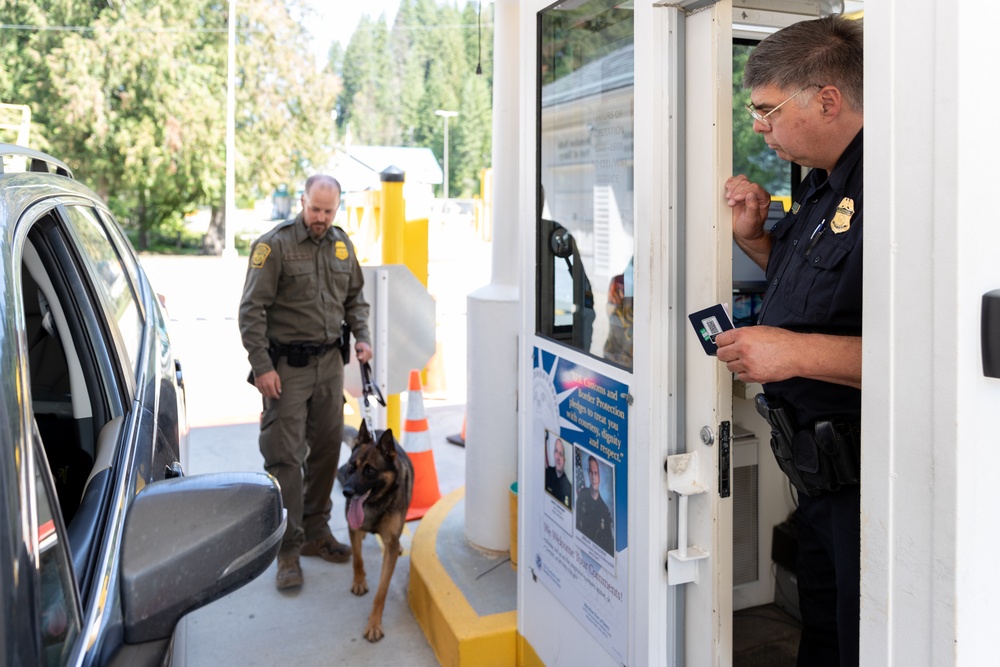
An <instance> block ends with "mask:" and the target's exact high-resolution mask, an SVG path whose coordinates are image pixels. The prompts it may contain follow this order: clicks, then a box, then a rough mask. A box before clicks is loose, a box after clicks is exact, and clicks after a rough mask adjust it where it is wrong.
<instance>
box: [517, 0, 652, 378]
mask: <svg viewBox="0 0 1000 667" xmlns="http://www.w3.org/2000/svg"><path fill="white" fill-rule="evenodd" d="M632 4H633V3H632V2H615V1H613V0H590V1H589V2H583V3H581V2H580V0H566V1H564V2H559V3H556V4H554V5H552V6H551V7H549V8H548V9H546V10H544V11H543V12H541V13H540V14H539V34H540V41H539V56H538V78H539V82H540V91H539V93H540V94H539V98H538V114H539V120H540V122H539V133H538V153H537V157H538V178H539V182H538V192H537V196H538V200H537V201H538V220H537V234H538V243H537V247H538V257H537V262H538V263H537V267H538V276H537V294H536V297H537V304H538V305H537V312H536V332H538V333H539V334H541V335H544V336H547V337H550V338H553V339H555V340H558V341H560V342H561V343H563V344H565V345H569V346H571V347H574V348H577V349H579V350H582V351H583V352H586V353H589V354H592V355H594V356H596V357H601V358H604V359H606V360H608V361H611V362H613V363H615V364H618V365H620V366H623V367H625V368H628V369H631V368H632V317H633V314H632V293H633V290H632V285H633V279H632V266H633V262H632V259H633V254H634V251H635V238H634V224H633V223H634V221H633V165H634V150H633V126H634V124H633V100H634V81H635V58H634V48H633V47H634V32H635V29H634V23H633V14H634V11H633V9H632Z"/></svg>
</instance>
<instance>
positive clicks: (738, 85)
mask: <svg viewBox="0 0 1000 667" xmlns="http://www.w3.org/2000/svg"><path fill="white" fill-rule="evenodd" d="M756 45H757V42H755V41H750V40H735V41H734V43H733V174H745V175H746V177H747V178H749V179H750V180H751V181H753V182H754V183H759V184H760V185H761V186H763V187H764V189H765V190H767V191H768V192H770V193H771V197H772V202H771V210H770V212H769V213H768V219H767V222H765V223H764V228H765V229H770V228H771V227H772V226H773V225H774V223H775V222H777V221H778V220H780V219H781V218H782V217H784V215H785V212H786V211H787V210H788V208H789V207H790V206H791V192H792V173H793V171H792V166H791V164H790V163H788V162H785V161H784V160H782V159H781V158H779V157H778V156H777V154H776V153H775V152H774V150H772V149H770V148H768V147H767V144H765V143H764V139H763V137H761V136H760V135H759V134H757V133H755V132H754V131H753V118H752V117H751V116H750V114H749V113H747V110H746V105H747V103H748V102H749V101H750V91H749V90H747V89H745V88H743V70H744V68H745V67H746V63H747V58H748V57H749V56H750V53H751V52H752V51H753V50H754V48H755V47H756ZM766 290H767V279H766V277H765V276H764V271H763V269H761V268H760V267H759V266H757V265H756V264H754V263H753V262H752V261H751V260H750V258H749V257H747V256H746V255H745V254H744V253H743V251H742V250H740V249H739V247H738V246H737V245H736V242H735V241H734V242H733V306H732V312H731V315H732V317H733V323H734V324H735V325H736V326H738V327H739V326H747V325H752V324H754V323H755V322H756V321H757V315H758V313H759V312H760V309H761V306H762V305H763V303H764V292H765V291H766Z"/></svg>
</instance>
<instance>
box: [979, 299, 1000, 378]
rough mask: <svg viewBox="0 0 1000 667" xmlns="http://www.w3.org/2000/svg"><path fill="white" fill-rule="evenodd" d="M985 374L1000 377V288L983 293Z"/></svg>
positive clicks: (990, 376) (989, 376)
mask: <svg viewBox="0 0 1000 667" xmlns="http://www.w3.org/2000/svg"><path fill="white" fill-rule="evenodd" d="M980 335H981V336H982V348H983V375H985V376H986V377H988V378H1000V290H997V289H995V290H993V291H992V292H987V293H986V294H984V295H983V314H982V333H981V334H980Z"/></svg>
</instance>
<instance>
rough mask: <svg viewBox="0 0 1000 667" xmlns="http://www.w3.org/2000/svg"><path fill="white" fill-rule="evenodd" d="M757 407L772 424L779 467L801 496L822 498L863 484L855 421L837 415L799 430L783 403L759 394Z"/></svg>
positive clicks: (772, 435)
mask: <svg viewBox="0 0 1000 667" xmlns="http://www.w3.org/2000/svg"><path fill="white" fill-rule="evenodd" d="M754 405H755V406H756V408H757V412H758V413H760V416H761V417H763V418H764V419H765V420H767V423H768V424H770V425H771V451H772V452H773V453H774V458H775V460H776V461H777V462H778V467H780V468H781V471H782V472H784V473H785V475H787V476H788V479H789V480H790V481H791V483H792V485H794V486H795V488H796V489H798V491H799V492H800V493H804V494H806V495H808V496H818V495H821V494H823V493H827V492H830V491H836V490H838V489H840V487H842V486H848V485H851V484H858V483H859V482H860V481H861V433H860V428H859V425H858V424H857V423H856V422H855V421H854V420H851V419H849V418H847V417H842V416H837V417H833V418H832V419H821V420H818V421H816V422H815V423H814V424H813V425H812V428H806V429H797V428H796V425H795V420H794V418H793V417H792V414H791V408H790V407H789V406H788V405H787V404H786V403H784V402H783V401H779V400H776V399H769V398H767V397H766V396H765V395H764V394H757V397H756V399H755V400H754Z"/></svg>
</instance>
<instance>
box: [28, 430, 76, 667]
mask: <svg viewBox="0 0 1000 667" xmlns="http://www.w3.org/2000/svg"><path fill="white" fill-rule="evenodd" d="M35 451H36V458H35V463H36V465H35V500H36V508H37V514H38V524H37V525H38V578H39V582H40V590H41V607H40V608H39V619H38V627H39V629H40V631H41V634H42V648H43V650H44V651H45V664H46V665H64V664H66V660H67V658H68V656H69V653H70V649H71V648H72V647H73V642H74V641H75V640H76V638H77V637H78V636H79V634H80V611H79V608H78V607H77V604H76V588H75V585H74V583H73V575H72V564H71V563H70V560H69V553H68V551H67V549H66V546H65V543H64V541H63V535H62V534H61V532H60V531H61V530H62V529H63V528H62V525H63V524H62V522H61V521H57V520H56V518H55V515H54V513H53V505H54V502H55V501H54V500H53V496H52V488H51V487H50V486H49V485H48V484H46V483H45V481H46V480H45V477H46V474H47V473H46V468H45V466H44V460H45V457H44V454H42V453H41V451H40V448H36V450H35Z"/></svg>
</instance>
